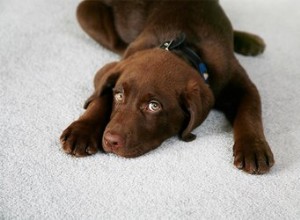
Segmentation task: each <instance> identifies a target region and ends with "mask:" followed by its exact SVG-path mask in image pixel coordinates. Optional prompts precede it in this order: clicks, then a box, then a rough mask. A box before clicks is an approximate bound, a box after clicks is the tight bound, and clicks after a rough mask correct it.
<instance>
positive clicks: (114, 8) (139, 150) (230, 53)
mask: <svg viewBox="0 0 300 220" xmlns="http://www.w3.org/2000/svg"><path fill="white" fill-rule="evenodd" d="M77 17H78V21H79V23H80V25H81V27H82V28H83V30H85V31H86V32H87V33H88V34H89V35H90V36H91V37H92V38H93V39H95V40H96V41H97V42H98V43H100V44H101V45H103V46H104V47H106V48H108V49H109V50H112V51H114V52H116V53H118V54H120V55H122V59H121V61H119V62H113V63H109V64H107V65H105V66H104V67H103V68H102V69H100V70H99V72H98V73H97V74H96V76H95V80H94V86H95V91H94V93H93V94H92V95H91V97H90V98H89V99H88V100H87V101H86V103H85V106H84V107H85V109H86V111H85V112H84V114H83V115H82V116H81V117H80V118H79V119H78V120H77V121H75V122H73V123H72V124H71V125H70V126H69V127H68V128H67V129H66V130H65V131H64V132H63V134H62V136H61V142H62V147H63V149H64V151H65V152H66V153H68V154H72V155H75V156H78V157H79V156H87V155H92V154H95V153H96V152H97V150H98V149H103V150H104V151H105V152H111V153H115V154H117V155H120V156H123V157H137V156H140V155H142V154H145V153H146V152H148V151H150V150H153V149H155V148H156V147H158V146H159V145H160V144H161V143H162V142H163V141H164V140H166V139H167V138H169V137H171V136H174V135H178V136H179V137H180V139H182V140H184V141H192V140H194V139H195V135H193V134H192V133H191V132H192V130H193V129H194V128H196V127H197V126H199V125H200V124H201V123H202V122H203V121H204V120H205V118H206V117H207V115H208V113H209V111H210V110H211V109H212V108H216V109H218V110H221V111H223V112H224V113H225V115H226V117H227V118H228V120H229V121H230V122H231V123H232V125H233V129H234V146H233V155H234V165H235V166H236V167H237V168H239V169H242V170H244V171H246V172H248V173H252V174H262V173H265V172H267V171H268V170H269V169H270V167H271V166H272V165H273V164H274V159H273V154H272V152H271V149H270V147H269V145H268V143H267V141H266V139H265V136H264V132H263V126H262V119H261V103H260V97H259V94H258V91H257V89H256V87H255V85H254V84H253V83H252V82H251V80H250V79H249V77H248V75H247V73H246V71H245V70H244V69H243V67H242V66H241V65H240V64H239V62H238V60H237V59H236V57H235V55H234V51H235V52H238V53H241V54H244V55H257V54H260V53H262V52H263V50H264V48H265V44H264V42H263V40H262V39H261V38H260V37H258V36H256V35H253V34H248V33H245V32H240V31H233V29H232V26H231V24H230V22H229V20H228V18H227V17H226V15H225V14H224V12H223V10H222V8H221V7H220V5H219V3H218V0H198V1H196V0H193V1H190V0H160V1H155V0H127V1H126V0H125V1H122V0H85V1H83V2H82V3H81V4H80V5H79V6H78V9H77Z"/></svg>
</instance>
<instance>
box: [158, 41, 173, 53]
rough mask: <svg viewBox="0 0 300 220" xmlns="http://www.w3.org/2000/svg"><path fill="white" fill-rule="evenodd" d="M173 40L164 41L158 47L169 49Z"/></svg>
mask: <svg viewBox="0 0 300 220" xmlns="http://www.w3.org/2000/svg"><path fill="white" fill-rule="evenodd" d="M173 41H174V40H171V41H167V42H164V43H163V44H162V45H161V46H160V48H162V49H165V50H168V51H169V48H170V46H171V45H172V43H173Z"/></svg>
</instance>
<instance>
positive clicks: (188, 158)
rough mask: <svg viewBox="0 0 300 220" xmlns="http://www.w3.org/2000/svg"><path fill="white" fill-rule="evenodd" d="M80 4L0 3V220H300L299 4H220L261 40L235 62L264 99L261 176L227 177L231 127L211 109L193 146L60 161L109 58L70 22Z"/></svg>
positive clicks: (251, 0) (286, 0) (244, 0)
mask: <svg viewBox="0 0 300 220" xmlns="http://www.w3.org/2000/svg"><path fill="white" fill-rule="evenodd" d="M78 3H79V1H78V0H63V1H61V0H52V1H46V0H26V1H19V0H10V1H4V0H0V80H1V81H0V102H1V103H0V132H1V133H0V147H1V150H0V164H1V170H0V219H300V114H299V112H300V100H299V97H300V89H299V86H300V70H299V62H300V50H299V49H300V37H299V36H300V10H299V8H300V1H299V0H276V1H274V0H263V1H262V0H224V1H222V2H221V3H222V5H223V7H224V9H225V11H226V12H227V14H228V16H229V17H230V19H231V21H232V23H233V25H234V27H235V28H236V29H240V30H247V31H249V32H253V33H257V34H259V35H261V36H262V37H263V38H264V39H265V41H266V43H267V50H266V51H265V53H264V54H263V55H261V56H258V57H255V58H251V57H243V56H238V59H239V60H240V62H241V63H242V65H243V66H244V67H245V68H246V69H247V71H248V73H249V75H250V77H251V78H252V80H253V81H254V82H255V83H256V85H257V87H258V89H259V91H260V93H261V97H262V102H263V121H264V127H265V133H266V136H267V139H268V141H269V144H270V146H271V147H272V150H273V153H274V155H275V159H276V164H275V166H274V167H273V169H272V170H271V172H270V173H268V174H266V175H262V176H252V175H248V174H246V173H243V172H241V171H239V170H237V169H236V168H235V167H234V166H233V158H232V145H233V140H232V136H233V135H232V129H231V127H230V125H229V124H228V122H227V121H226V119H225V118H224V116H223V115H222V114H221V113H219V112H216V111H212V112H211V113H210V115H209V117H208V118H207V120H206V121H205V122H204V123H203V125H201V126H200V127H199V128H197V129H195V131H194V133H195V134H197V139H196V140H195V141H193V142H191V143H184V142H182V141H180V140H178V138H176V137H174V138H171V139H169V140H167V141H166V142H164V143H163V144H162V146H161V147H160V148H158V149H157V150H154V151H152V152H150V153H148V154H146V155H144V156H141V157H139V158H136V159H123V158H120V157H117V156H115V155H110V154H101V153H98V154H96V155H95V156H92V157H88V158H80V159H77V158H74V157H71V156H68V155H66V154H65V153H64V152H63V151H62V150H61V146H60V143H59V136H60V134H61V132H62V130H63V129H64V128H65V127H66V126H68V125H69V124H70V123H71V122H72V121H73V120H75V119H76V118H77V117H78V116H79V115H80V114H82V113H83V109H82V105H83V103H84V101H85V99H86V98H87V97H88V96H89V95H90V94H91V92H92V89H93V88H92V80H93V77H94V74H95V72H96V71H97V70H98V69H99V68H100V67H101V66H103V65H104V64H106V63H108V62H111V61H114V60H117V59H119V57H118V56H117V55H115V54H113V53H111V52H109V51H107V50H105V49H104V48H102V47H101V46H99V45H97V44H96V43H95V42H94V41H93V40H91V39H90V38H89V37H88V36H87V35H86V34H85V33H84V32H83V31H82V30H81V29H80V27H79V25H78V23H77V21H76V18H75V9H76V6H77V4H78Z"/></svg>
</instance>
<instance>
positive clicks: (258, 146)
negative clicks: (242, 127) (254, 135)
mask: <svg viewBox="0 0 300 220" xmlns="http://www.w3.org/2000/svg"><path fill="white" fill-rule="evenodd" d="M233 156H234V165H235V166H236V167H237V168H238V169H241V170H243V171H245V172H247V173H250V174H263V173H266V172H268V171H269V170H270V168H271V167H272V166H273V164H274V157H273V153H272V151H271V149H270V147H269V145H268V143H267V142H266V141H265V140H257V139H246V140H239V141H236V142H235V144H234V146H233Z"/></svg>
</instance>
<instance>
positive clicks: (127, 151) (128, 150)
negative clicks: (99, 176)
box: [102, 138, 151, 158]
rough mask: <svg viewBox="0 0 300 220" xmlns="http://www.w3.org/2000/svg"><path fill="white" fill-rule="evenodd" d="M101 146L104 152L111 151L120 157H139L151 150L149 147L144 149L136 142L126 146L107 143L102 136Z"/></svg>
mask: <svg viewBox="0 0 300 220" xmlns="http://www.w3.org/2000/svg"><path fill="white" fill-rule="evenodd" d="M102 147H103V150H104V152H106V153H113V154H116V155H118V156H120V157H125V158H134V157H139V156H141V155H143V154H145V153H147V152H148V151H150V150H151V149H149V150H146V149H144V148H143V145H142V144H136V145H135V146H131V147H126V146H122V147H117V146H115V145H113V144H111V143H109V142H108V141H107V140H105V139H104V138H103V140H102Z"/></svg>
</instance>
